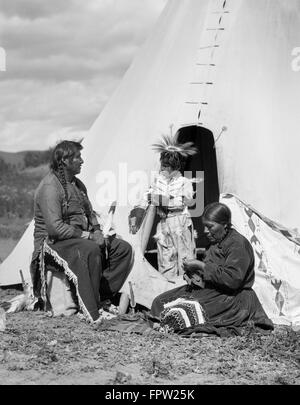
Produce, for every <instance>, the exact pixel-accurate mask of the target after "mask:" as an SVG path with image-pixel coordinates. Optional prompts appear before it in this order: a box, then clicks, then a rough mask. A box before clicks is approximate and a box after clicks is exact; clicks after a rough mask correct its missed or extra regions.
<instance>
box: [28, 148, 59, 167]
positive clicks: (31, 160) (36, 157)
mask: <svg viewBox="0 0 300 405" xmlns="http://www.w3.org/2000/svg"><path fill="white" fill-rule="evenodd" d="M51 153H52V149H51V148H50V149H48V150H46V151H42V152H41V151H29V152H26V154H25V156H24V165H25V167H38V166H40V165H43V164H45V163H48V162H49V160H50V156H51Z"/></svg>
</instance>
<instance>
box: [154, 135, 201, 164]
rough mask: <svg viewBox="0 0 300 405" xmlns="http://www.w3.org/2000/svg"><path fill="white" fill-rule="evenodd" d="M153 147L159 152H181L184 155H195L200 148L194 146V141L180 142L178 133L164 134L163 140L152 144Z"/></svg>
mask: <svg viewBox="0 0 300 405" xmlns="http://www.w3.org/2000/svg"><path fill="white" fill-rule="evenodd" d="M152 149H153V150H154V151H155V152H159V153H164V152H168V153H179V154H180V155H181V156H182V157H184V158H186V157H188V156H192V155H195V154H196V153H197V152H198V149H197V148H196V147H195V146H194V144H193V142H185V143H179V142H178V133H177V134H176V135H175V136H173V135H163V136H162V140H161V141H160V142H158V143H154V144H153V145H152Z"/></svg>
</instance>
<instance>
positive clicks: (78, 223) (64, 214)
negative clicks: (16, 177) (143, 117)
mask: <svg viewBox="0 0 300 405" xmlns="http://www.w3.org/2000/svg"><path fill="white" fill-rule="evenodd" d="M81 149H82V145H81V144H80V143H79V142H72V141H62V142H60V143H59V144H58V145H56V147H55V148H54V150H53V152H52V157H51V163H50V168H51V170H50V172H49V173H48V174H47V175H46V176H45V178H44V179H43V180H42V181H41V183H40V185H39V186H38V188H37V190H36V193H35V198H34V252H33V256H32V263H31V276H32V281H33V288H34V293H35V295H36V296H37V297H38V298H41V299H42V300H43V301H44V302H46V301H47V292H46V284H47V282H46V280H47V277H46V276H47V274H46V272H47V270H48V269H49V268H50V266H51V268H52V270H54V271H61V272H64V273H65V275H66V277H67V279H68V280H69V281H70V284H71V286H72V285H73V286H74V287H75V290H76V298H77V300H78V304H79V307H80V309H81V310H82V312H83V314H84V315H85V317H86V319H87V320H88V321H90V322H93V321H97V320H98V319H99V308H100V302H101V300H102V301H103V300H104V299H107V298H111V297H112V296H113V295H115V294H116V293H117V292H118V291H119V290H120V288H121V287H122V285H123V283H124V281H125V279H126V277H127V276H128V274H129V272H130V264H131V258H132V248H131V246H130V245H129V243H127V242H126V241H124V240H120V239H118V238H115V237H112V238H111V239H110V240H109V243H107V241H106V240H105V239H104V236H103V233H102V230H101V227H100V225H99V223H98V220H97V215H96V213H95V212H94V210H93V208H92V205H91V203H90V200H89V198H88V196H87V190H86V187H85V186H84V184H83V183H82V182H81V181H80V180H79V179H78V178H77V177H76V175H77V174H79V173H80V171H81V166H82V164H83V160H82V158H81ZM44 265H46V268H45V266H44ZM125 298H126V297H125ZM62 299H63V297H62ZM126 301H127V302H128V299H125V300H124V301H123V303H124V302H125V303H124V305H125V310H126V309H127V304H126Z"/></svg>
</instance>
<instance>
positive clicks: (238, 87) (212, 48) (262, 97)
mask: <svg viewBox="0 0 300 405" xmlns="http://www.w3.org/2000/svg"><path fill="white" fill-rule="evenodd" d="M299 26H300V2H299V0H251V1H249V0H170V1H169V2H168V4H167V6H166V8H165V10H164V12H163V13H162V16H161V17H160V19H159V21H158V23H157V25H156V28H155V30H154V31H153V34H152V35H151V37H150V38H149V39H148V41H147V42H146V44H145V45H144V46H143V47H142V49H141V50H140V52H139V54H138V55H137V57H136V59H135V61H134V62H133V64H132V66H131V67H130V68H129V70H128V72H127V73H126V75H125V77H124V79H123V81H122V83H121V85H120V86H119V88H118V89H117V91H116V92H115V94H114V95H113V97H112V98H111V100H110V101H109V102H108V104H107V105H106V107H105V108H104V110H103V111H102V113H101V115H100V116H99V118H98V119H97V120H96V122H95V124H94V125H93V126H92V128H91V129H90V131H89V134H88V136H87V137H86V138H85V140H84V150H83V157H84V160H85V164H84V167H83V172H82V175H81V179H82V180H83V181H84V182H85V184H86V185H87V188H88V191H89V196H90V198H91V200H92V202H93V204H94V206H95V209H96V210H98V211H101V212H106V210H107V208H108V206H109V204H110V203H111V202H112V201H113V200H114V199H116V200H117V201H118V207H117V210H116V214H115V225H116V228H117V231H118V233H119V234H120V235H122V237H124V238H125V239H128V240H130V241H131V242H132V244H133V245H134V246H135V247H136V251H137V252H138V250H139V248H138V246H140V244H141V242H140V241H139V240H138V238H137V237H136V238H135V239H134V237H132V235H129V233H128V213H129V211H130V209H131V208H132V206H133V205H134V204H135V202H136V200H138V198H139V196H140V195H139V191H143V190H144V188H145V187H146V185H147V183H149V181H150V172H151V170H154V169H157V168H158V166H157V163H158V157H157V156H155V155H154V154H153V152H152V151H151V149H150V145H151V144H152V143H153V142H155V141H156V140H158V139H159V138H160V136H161V135H162V134H163V133H169V132H170V130H171V129H172V131H173V132H175V131H176V130H177V129H179V128H181V127H185V126H191V125H196V126H200V127H205V128H207V129H209V130H210V131H211V132H212V133H213V135H214V137H215V140H216V145H215V147H216V152H217V160H218V170H219V183H220V189H221V192H223V193H232V194H234V195H237V196H238V197H239V198H241V199H242V200H243V201H245V202H247V203H249V204H251V206H253V207H255V208H256V209H257V210H259V211H260V212H263V213H264V214H265V215H266V216H267V217H268V218H272V219H273V220H275V221H276V222H279V223H282V224H284V225H285V226H286V227H289V228H298V229H300V214H299V210H298V203H299V201H300V188H299V186H298V184H299V181H298V173H299V172H300V170H299V169H300V167H299V159H298V153H299V152H298V151H299V150H300V137H299V136H298V133H297V131H298V128H300V114H299V113H298V102H299V98H300V66H299V65H300V63H299V65H298V59H297V49H298V47H299V46H300V30H299ZM298 67H299V69H298ZM170 128H171V129H170ZM12 255H13V256H12V257H14V261H15V265H14V267H11V268H9V269H8V268H7V267H6V262H4V263H3V264H2V266H1V268H0V284H3V282H2V280H3V279H6V278H7V274H8V271H9V272H14V271H16V272H17V270H18V269H19V267H20V266H21V265H22V267H24V268H28V262H26V260H23V257H24V252H22V251H20V249H19V250H18V249H16V250H15V251H14V252H13V253H12ZM138 258H139V259H138ZM142 261H143V252H142V251H141V252H139V253H137V255H136V263H135V270H134V271H137V269H138V267H140V265H141V262H142ZM10 263H12V261H11V262H10ZM145 266H146V267H148V264H146V265H145ZM142 267H143V266H142ZM149 271H150V273H151V274H152V276H151V277H152V278H153V279H155V277H156V276H155V275H154V273H152V269H150V270H149ZM299 271H300V269H299ZM155 282H156V280H155ZM161 282H163V281H161ZM294 284H295V287H296V288H298V290H297V291H298V293H299V291H300V276H299V272H298V274H297V273H295V283H294ZM163 288H165V287H163ZM166 288H169V287H168V286H166ZM298 295H299V294H298ZM298 295H297V294H296V298H297V297H298V298H297V299H298V300H299V296H298ZM139 299H140V300H141V302H142V301H143V296H142V295H141V296H140V297H139ZM142 303H143V302H142ZM274 305H275V304H274ZM288 318H289V317H288V316H287V319H288ZM290 320H291V321H293V319H290Z"/></svg>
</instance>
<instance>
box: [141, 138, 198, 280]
mask: <svg viewBox="0 0 300 405" xmlns="http://www.w3.org/2000/svg"><path fill="white" fill-rule="evenodd" d="M153 149H154V150H155V151H157V152H159V153H160V172H159V174H158V176H157V177H156V179H155V180H154V182H153V184H152V185H151V187H150V189H149V190H148V193H147V199H148V201H150V202H151V203H152V204H154V205H156V206H157V213H158V215H159V217H160V221H159V223H158V224H157V228H156V234H155V235H154V238H155V240H156V242H157V258H158V270H159V272H160V273H161V274H163V275H164V276H165V277H166V278H167V279H168V280H171V281H173V280H174V279H176V277H178V276H180V275H183V273H184V271H183V261H184V260H185V259H187V260H189V259H192V258H195V256H196V246H195V240H194V229H193V223H192V219H191V216H190V213H189V211H188V207H190V206H192V205H194V200H193V195H194V191H193V185H192V182H193V180H191V179H188V178H186V177H184V176H183V175H182V174H181V172H180V170H181V169H183V165H184V163H185V160H186V158H187V157H188V156H191V155H193V154H195V153H197V149H196V148H195V147H193V144H192V143H191V142H188V143H184V144H179V143H178V141H177V137H176V136H175V137H172V136H164V137H163V139H162V141H161V142H160V143H157V144H154V145H153Z"/></svg>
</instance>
